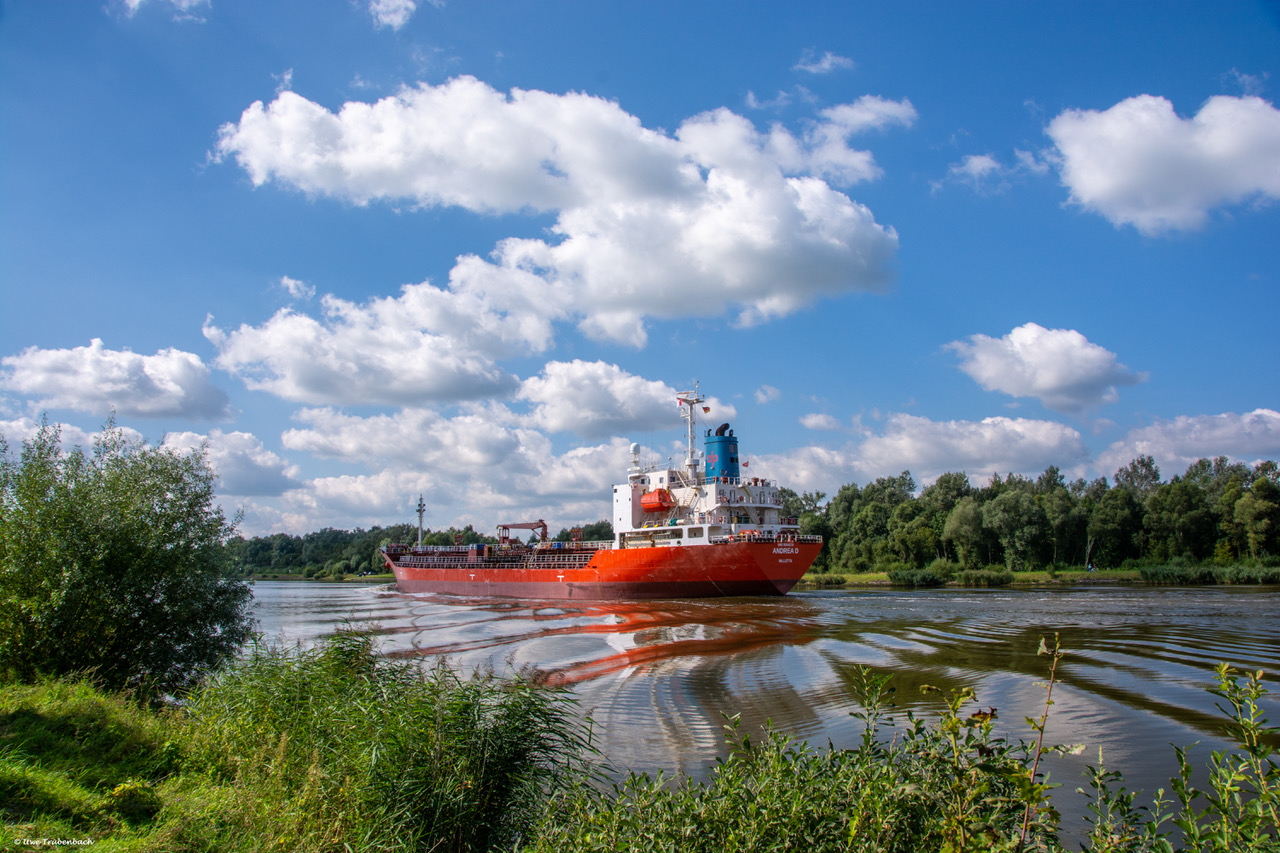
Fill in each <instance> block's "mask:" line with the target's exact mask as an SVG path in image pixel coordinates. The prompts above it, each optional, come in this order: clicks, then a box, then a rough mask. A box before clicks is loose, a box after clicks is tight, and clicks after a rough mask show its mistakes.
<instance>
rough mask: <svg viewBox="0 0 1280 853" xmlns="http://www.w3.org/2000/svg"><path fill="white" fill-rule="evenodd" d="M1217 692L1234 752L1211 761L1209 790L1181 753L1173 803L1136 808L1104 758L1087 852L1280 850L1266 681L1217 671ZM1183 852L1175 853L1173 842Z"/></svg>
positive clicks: (1161, 797) (1097, 773)
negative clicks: (1265, 701)
mask: <svg viewBox="0 0 1280 853" xmlns="http://www.w3.org/2000/svg"><path fill="white" fill-rule="evenodd" d="M1216 677H1217V682H1218V683H1217V686H1216V687H1214V688H1212V689H1210V691H1209V692H1210V693H1212V694H1213V695H1215V696H1217V697H1219V698H1220V699H1222V700H1223V701H1222V702H1220V703H1218V705H1217V707H1218V709H1219V710H1220V711H1221V712H1222V713H1223V714H1224V715H1226V717H1227V719H1228V726H1227V730H1228V733H1229V734H1230V736H1231V737H1232V739H1233V740H1234V741H1235V743H1236V748H1235V749H1234V750H1222V751H1215V752H1213V753H1211V755H1210V759H1209V781H1208V785H1209V787H1208V789H1207V790H1202V789H1199V788H1196V787H1195V785H1194V784H1193V783H1192V781H1191V780H1192V776H1193V775H1194V773H1195V768H1194V766H1193V765H1192V763H1191V761H1190V758H1189V755H1190V751H1189V750H1188V749H1186V748H1175V749H1174V752H1175V754H1176V755H1177V758H1178V775H1177V776H1176V777H1174V778H1173V779H1171V780H1170V788H1171V793H1172V797H1171V798H1170V797H1168V796H1167V795H1166V794H1165V791H1164V790H1163V789H1161V790H1159V791H1157V792H1156V795H1155V797H1154V798H1153V801H1152V804H1151V806H1150V807H1147V806H1135V805H1134V801H1135V800H1136V798H1137V795H1136V793H1135V792H1131V791H1128V790H1127V789H1125V787H1124V786H1123V784H1122V782H1123V779H1122V777H1121V776H1120V774H1118V773H1116V772H1114V771H1108V770H1106V769H1105V768H1104V767H1103V765H1102V757H1101V755H1099V759H1098V766H1096V767H1090V768H1089V773H1090V782H1089V784H1090V787H1092V788H1093V797H1092V801H1091V803H1090V806H1089V811H1090V812H1091V814H1092V817H1091V818H1090V820H1089V822H1090V825H1091V827H1092V829H1091V831H1090V833H1089V839H1088V842H1089V844H1088V847H1087V849H1088V850H1090V851H1092V853H1173V851H1174V850H1175V849H1179V850H1194V851H1201V853H1237V851H1246V850H1256V851H1274V850H1276V849H1277V848H1278V847H1280V843H1278V840H1280V763H1277V761H1276V759H1275V758H1274V757H1273V755H1274V752H1275V749H1274V747H1273V746H1271V744H1272V743H1274V742H1275V736H1276V734H1277V732H1280V729H1277V728H1275V727H1269V726H1267V725H1266V723H1267V720H1266V718H1265V717H1263V716H1262V709H1261V707H1260V705H1259V702H1260V700H1261V699H1262V697H1263V696H1264V695H1265V694H1266V693H1267V690H1266V688H1264V687H1263V686H1262V673H1261V672H1251V673H1247V674H1246V675H1245V677H1244V678H1245V680H1244V683H1243V684H1242V683H1241V682H1240V675H1239V673H1237V672H1236V671H1235V670H1233V669H1231V668H1230V667H1228V666H1227V665H1226V664H1218V667H1217V670H1216ZM1174 838H1178V839H1179V841H1180V844H1181V845H1182V846H1180V847H1178V848H1175V847H1174V845H1173V839H1174Z"/></svg>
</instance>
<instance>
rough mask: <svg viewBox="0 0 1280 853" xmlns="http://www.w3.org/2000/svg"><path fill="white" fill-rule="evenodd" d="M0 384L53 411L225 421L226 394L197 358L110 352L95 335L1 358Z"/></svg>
mask: <svg viewBox="0 0 1280 853" xmlns="http://www.w3.org/2000/svg"><path fill="white" fill-rule="evenodd" d="M0 364H2V365H3V371H0V388H5V389H7V390H10V391H17V392H19V393H22V394H29V395H31V396H33V397H35V398H36V400H37V404H38V405H40V406H42V407H47V408H52V409H74V410H76V411H81V412H89V413H90V414H96V415H105V414H107V413H108V412H110V411H111V410H112V409H113V408H114V409H115V411H116V412H117V413H118V414H120V415H127V416H138V417H177V418H188V419H223V418H226V417H229V409H228V406H229V401H228V399H227V395H226V392H224V391H223V390H222V389H221V388H218V387H216V386H215V385H214V384H213V383H212V382H211V380H210V378H209V368H208V367H206V366H205V364H204V363H203V362H202V361H201V360H200V357H199V356H197V355H194V354H192V353H189V352H182V351H181V350H177V349H173V348H172V347H171V348H169V349H163V350H160V351H159V352H157V353H156V354H155V355H141V354H139V353H135V352H131V351H130V350H127V349H125V350H110V349H107V348H106V347H105V346H103V343H102V340H101V339H99V338H94V339H93V340H92V341H90V342H89V346H87V347H73V348H71V349H39V348H37V347H28V348H27V349H25V350H23V351H22V352H21V353H19V354H18V355H11V356H5V357H4V358H3V359H0Z"/></svg>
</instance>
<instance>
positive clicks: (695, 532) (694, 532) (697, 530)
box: [689, 527, 702, 539]
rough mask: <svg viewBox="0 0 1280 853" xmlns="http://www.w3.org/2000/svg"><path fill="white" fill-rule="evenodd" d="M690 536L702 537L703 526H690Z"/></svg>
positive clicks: (691, 537)
mask: <svg viewBox="0 0 1280 853" xmlns="http://www.w3.org/2000/svg"><path fill="white" fill-rule="evenodd" d="M689 538H690V539H701V538H702V528H701V527H690V528H689Z"/></svg>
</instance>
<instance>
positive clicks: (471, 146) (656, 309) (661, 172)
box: [216, 77, 915, 346]
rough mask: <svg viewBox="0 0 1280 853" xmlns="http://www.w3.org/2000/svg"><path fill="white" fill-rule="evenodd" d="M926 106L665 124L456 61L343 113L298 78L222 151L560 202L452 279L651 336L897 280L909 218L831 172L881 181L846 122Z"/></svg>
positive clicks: (450, 196)
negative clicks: (670, 326) (767, 125)
mask: <svg viewBox="0 0 1280 853" xmlns="http://www.w3.org/2000/svg"><path fill="white" fill-rule="evenodd" d="M914 116H915V111H914V108H912V107H911V105H910V104H909V103H907V102H905V101H902V102H895V101H887V100H884V99H880V98H875V97H871V96H868V97H865V98H862V99H860V100H859V101H857V102H854V103H853V104H848V105H842V106H838V107H832V108H830V109H828V110H825V111H824V112H823V113H822V115H821V117H820V119H819V120H818V121H816V122H815V123H814V124H813V125H812V126H811V127H810V128H809V130H808V132H807V133H806V134H805V135H803V136H802V137H799V138H797V137H796V136H794V135H792V134H791V133H789V132H788V131H786V130H785V129H782V128H779V127H775V128H773V129H772V130H771V131H770V132H769V133H767V134H765V133H761V132H760V131H758V130H757V129H756V128H755V127H754V125H752V124H751V122H749V121H748V120H746V119H745V118H743V117H741V116H739V115H736V114H734V113H733V112H731V111H729V110H727V109H723V108H722V109H719V110H714V111H712V112H708V113H703V114H701V115H697V116H694V117H692V118H690V119H688V120H686V121H685V122H684V123H682V124H681V125H680V127H679V128H678V129H677V131H676V133H675V134H674V135H667V134H665V133H662V132H658V131H654V130H649V129H647V128H645V127H643V126H642V125H641V124H640V122H639V120H638V119H637V118H636V117H635V116H632V115H630V114H628V113H626V112H625V111H623V110H622V109H621V108H620V107H619V106H618V105H617V104H616V103H612V102H610V101H606V100H603V99H601V98H596V97H592V96H589V95H585V94H581V93H569V94H565V95H556V94H551V93H548V92H541V91H525V90H519V89H516V90H512V91H511V92H510V93H509V94H506V93H502V92H498V91H496V90H494V89H492V88H491V87H489V86H488V85H486V84H484V83H482V82H480V81H479V80H476V79H475V78H472V77H459V78H455V79H453V80H450V81H448V82H446V83H443V84H441V85H439V86H430V85H426V84H420V85H418V86H416V87H413V88H406V89H404V90H403V91H401V92H399V93H398V94H396V95H394V96H391V97H387V98H383V99H382V100H380V101H377V102H376V103H362V102H349V103H347V104H344V105H343V107H342V108H341V109H340V110H339V111H338V112H337V113H334V112H331V111H329V110H327V109H326V108H324V107H323V106H321V105H319V104H316V103H314V102H312V101H309V100H306V99H305V98H303V97H301V96H300V95H298V94H296V93H294V92H281V93H280V94H279V95H278V96H277V97H276V99H275V100H274V101H272V102H271V103H270V104H263V103H262V102H257V103H255V104H253V105H251V106H250V107H249V108H248V109H246V110H245V111H244V113H243V115H241V117H240V119H239V121H238V122H236V123H234V124H232V123H228V124H226V125H224V126H223V127H222V128H221V129H220V131H219V141H218V147H217V151H216V157H217V158H219V159H225V158H233V159H234V160H235V161H236V162H237V163H238V164H239V165H240V166H241V167H242V168H243V169H244V170H245V171H246V172H247V173H248V174H249V177H250V178H251V180H252V181H253V183H254V184H255V185H262V184H265V183H267V182H269V181H274V182H277V183H279V184H282V185H285V186H289V187H293V188H296V189H298V190H301V191H303V192H306V193H308V194H312V195H325V196H331V197H334V198H338V199H342V200H345V201H347V202H349V203H353V204H357V205H363V204H368V203H370V202H373V201H397V200H404V199H407V200H410V201H412V202H414V203H416V204H418V205H420V206H425V207H430V206H455V207H461V208H465V209H467V210H472V211H476V212H483V213H501V212H543V213H545V212H550V213H554V214H555V222H554V224H553V225H552V226H551V228H550V229H549V232H550V236H549V237H548V238H547V239H514V238H513V239H507V240H502V241H500V242H499V243H498V244H497V245H496V246H495V247H494V250H493V252H492V253H491V254H490V256H489V257H488V258H486V259H481V258H479V257H476V256H466V257H464V258H461V259H460V260H459V264H458V266H457V267H455V268H454V270H453V271H452V272H451V274H450V287H451V288H453V289H454V290H455V291H466V292H470V293H474V294H478V295H482V296H486V297H488V298H490V299H491V300H492V304H493V307H494V309H495V310H515V308H514V305H513V303H519V304H521V305H526V304H528V305H532V306H533V316H534V317H535V318H536V319H537V321H539V322H543V321H547V322H549V321H551V320H558V319H567V318H571V317H572V318H576V319H577V320H578V322H579V325H580V328H581V329H582V330H583V331H584V332H585V333H587V334H588V335H590V336H592V337H595V338H599V339H607V340H613V341H619V342H624V343H628V344H632V345H635V346H641V345H643V344H644V343H645V341H646V339H647V337H646V331H645V325H644V322H645V319H646V318H647V317H658V318H669V317H685V316H714V315H718V314H721V313H723V312H725V311H727V310H730V309H734V310H736V311H737V322H739V323H740V324H744V325H750V324H754V323H759V322H763V321H765V320H768V319H771V318H774V317H779V316H784V315H786V314H789V313H792V312H794V311H796V310H798V309H800V308H803V307H805V306H807V305H810V304H812V303H813V302H814V301H815V300H816V299H818V298H820V297H822V296H829V295H837V294H841V293H847V292H852V291H866V290H878V289H882V288H884V287H886V286H887V285H888V283H889V282H890V280H891V278H892V272H891V269H890V264H891V261H892V259H893V256H894V254H895V252H896V249H897V234H896V233H895V232H894V231H893V229H892V228H887V227H885V226H882V225H880V224H878V223H877V222H876V221H875V218H874V216H873V215H872V213H871V211H870V210H868V209H867V208H866V207H865V206H864V205H861V204H858V203H856V202H854V201H853V200H851V199H850V198H849V197H848V196H846V195H845V194H843V193H841V192H839V191H837V190H835V189H833V188H832V186H831V185H829V184H828V183H827V182H826V181H825V180H823V179H822V177H821V176H829V177H832V178H833V179H836V180H840V181H842V182H844V183H851V182H854V181H858V180H868V179H870V178H873V177H875V176H876V175H878V174H879V169H878V167H877V166H876V165H875V163H874V159H873V158H872V156H871V155H870V153H869V152H866V151H858V150H855V149H852V148H850V147H849V145H848V137H849V136H850V135H851V134H853V133H857V132H860V131H863V130H866V129H871V128H883V127H888V126H894V125H897V126H907V125H909V124H910V123H911V121H912V120H913V119H914ZM533 291H538V292H539V295H540V297H542V296H545V297H546V298H545V299H544V298H539V299H533V298H531V297H530V296H529V294H530V293H531V292H533Z"/></svg>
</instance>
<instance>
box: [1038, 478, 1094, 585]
mask: <svg viewBox="0 0 1280 853" xmlns="http://www.w3.org/2000/svg"><path fill="white" fill-rule="evenodd" d="M1054 470H1056V469H1054ZM1041 480H1042V481H1043V480H1044V478H1043V477H1041ZM1056 482H1057V483H1058V485H1055V486H1052V487H1050V488H1048V490H1047V491H1045V492H1044V493H1043V494H1040V495H1037V496H1036V502H1037V503H1039V504H1040V509H1041V511H1043V512H1044V517H1045V521H1047V522H1048V524H1049V540H1050V542H1051V544H1052V546H1053V556H1052V561H1053V563H1055V564H1058V563H1066V562H1069V561H1071V560H1072V559H1073V558H1075V557H1077V556H1078V555H1080V554H1082V553H1083V550H1084V549H1083V547H1082V546H1083V544H1084V542H1083V540H1084V537H1085V529H1086V527H1087V525H1088V523H1089V516H1088V511H1087V510H1086V509H1085V508H1084V507H1082V506H1081V505H1080V504H1079V503H1077V502H1076V500H1075V499H1074V498H1072V497H1071V493H1070V492H1069V491H1067V489H1066V487H1065V486H1063V485H1061V478H1058V480H1057V481H1056Z"/></svg>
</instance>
